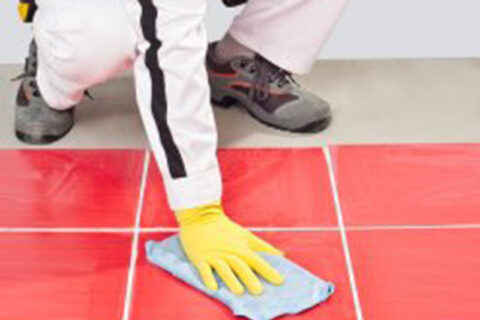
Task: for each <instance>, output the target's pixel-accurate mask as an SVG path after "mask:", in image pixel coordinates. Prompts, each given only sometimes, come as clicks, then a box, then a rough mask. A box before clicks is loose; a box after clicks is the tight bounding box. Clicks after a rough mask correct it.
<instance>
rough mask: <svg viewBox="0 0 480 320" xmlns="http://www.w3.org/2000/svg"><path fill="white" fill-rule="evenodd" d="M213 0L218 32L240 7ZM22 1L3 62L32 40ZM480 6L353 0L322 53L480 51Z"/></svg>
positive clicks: (11, 2) (11, 3)
mask: <svg viewBox="0 0 480 320" xmlns="http://www.w3.org/2000/svg"><path fill="white" fill-rule="evenodd" d="M99 1H101V0H99ZM179 1H181V0H179ZM207 1H209V4H210V8H209V12H208V16H207V25H208V30H209V34H210V36H211V38H218V37H220V35H221V34H222V33H223V32H224V31H225V29H226V28H227V26H228V24H229V22H230V21H231V18H232V17H233V16H234V14H235V12H236V10H231V9H230V10H227V9H225V8H223V6H222V5H221V4H220V0H207ZM287 1H288V0H287ZM315 1H334V0H315ZM16 4H17V0H1V1H0V63H13V62H21V61H22V60H23V56H24V55H25V52H26V46H27V44H28V41H29V37H30V30H29V27H28V26H25V25H22V24H21V23H20V22H19V21H18V19H17V16H16ZM479 12H480V1H479V0H352V1H351V4H350V6H349V7H348V9H347V11H346V12H345V15H344V16H343V18H342V20H341V21H340V22H339V24H338V26H337V28H336V30H335V32H334V33H333V35H332V37H331V39H330V41H329V42H328V43H327V45H326V46H325V48H324V51H323V53H322V57H323V58H392V57H479V56H480V36H479V30H480V19H479V18H478V13H479Z"/></svg>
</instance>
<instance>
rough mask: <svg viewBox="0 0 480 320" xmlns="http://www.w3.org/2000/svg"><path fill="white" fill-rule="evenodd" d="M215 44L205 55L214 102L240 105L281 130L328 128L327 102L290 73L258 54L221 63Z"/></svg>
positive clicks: (225, 104)
mask: <svg viewBox="0 0 480 320" xmlns="http://www.w3.org/2000/svg"><path fill="white" fill-rule="evenodd" d="M216 44H217V43H212V44H210V46H209V49H208V54H207V69H208V74H209V80H210V87H211V92H212V102H213V103H214V104H216V105H218V106H221V107H225V108H227V107H230V106H232V105H238V106H241V107H243V108H245V109H246V110H247V111H248V112H249V113H250V114H251V115H252V116H253V117H254V118H256V119H257V120H259V121H260V122H262V123H264V124H266V125H268V126H271V127H274V128H277V129H281V130H287V131H292V132H303V133H311V132H319V131H322V130H324V129H325V128H327V127H328V125H329V123H330V120H331V111H330V106H329V104H328V103H327V102H326V101H324V100H322V99H320V98H319V97H317V96H316V95H314V94H313V93H311V92H308V91H306V90H305V89H302V88H301V87H300V86H299V85H298V84H297V83H296V82H295V80H294V79H293V77H292V75H291V73H289V72H287V71H286V70H283V69H281V68H280V67H278V66H276V65H274V64H273V63H271V62H269V61H268V60H266V59H265V58H263V57H262V56H260V55H258V54H256V55H255V56H254V57H253V58H250V57H244V56H239V57H236V58H233V59H232V60H229V61H226V62H221V59H220V58H219V57H218V56H217V54H216V52H215V46H216Z"/></svg>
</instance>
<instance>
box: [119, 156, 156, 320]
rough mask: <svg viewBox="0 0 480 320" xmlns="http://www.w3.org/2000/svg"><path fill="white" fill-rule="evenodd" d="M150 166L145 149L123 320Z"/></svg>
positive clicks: (125, 319) (126, 314)
mask: <svg viewBox="0 0 480 320" xmlns="http://www.w3.org/2000/svg"><path fill="white" fill-rule="evenodd" d="M149 165H150V151H149V150H148V149H147V150H146V151H145V161H144V164H143V173H142V178H141V179H142V180H141V183H140V192H139V196H138V204H137V211H136V215H135V229H134V233H133V239H132V249H131V250H132V253H131V256H130V266H129V269H128V278H127V286H126V288H127V289H126V293H125V304H124V309H123V317H122V319H123V320H128V319H129V318H130V308H131V306H132V298H133V285H134V280H135V268H136V265H137V258H138V242H139V238H140V223H141V217H142V211H143V202H144V199H145V189H146V186H147V178H148V168H149Z"/></svg>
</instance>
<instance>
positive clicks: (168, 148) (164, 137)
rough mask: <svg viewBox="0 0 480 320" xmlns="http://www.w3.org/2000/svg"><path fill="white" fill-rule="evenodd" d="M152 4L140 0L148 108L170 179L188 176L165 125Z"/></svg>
mask: <svg viewBox="0 0 480 320" xmlns="http://www.w3.org/2000/svg"><path fill="white" fill-rule="evenodd" d="M152 1H153V0H139V2H140V5H141V7H142V15H141V18H140V24H141V27H142V32H143V36H144V37H145V39H146V40H147V41H148V42H149V43H150V47H149V48H148V50H147V52H146V54H145V63H146V65H147V68H148V71H149V73H150V78H151V80H152V89H151V90H152V92H151V95H152V96H151V104H152V105H151V108H152V113H153V118H154V119H155V123H156V125H157V129H158V132H159V135H160V141H161V143H162V146H163V149H164V151H165V155H166V157H167V165H168V169H169V171H170V175H171V176H172V178H183V177H186V176H187V172H186V170H185V164H184V163H183V159H182V156H181V155H180V151H179V150H178V147H177V145H176V144H175V141H174V140H173V136H172V132H171V131H170V128H169V127H168V123H167V98H166V96H165V77H164V74H163V71H162V69H161V68H160V64H159V61H158V50H159V49H160V47H161V46H162V42H161V41H160V40H159V39H158V38H157V27H156V21H157V16H158V11H157V8H156V7H155V5H154V4H153V2H152ZM179 1H182V0H179Z"/></svg>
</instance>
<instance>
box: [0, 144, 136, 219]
mask: <svg viewBox="0 0 480 320" xmlns="http://www.w3.org/2000/svg"><path fill="white" fill-rule="evenodd" d="M143 157H144V152H143V151H133V150H131V151H126V150H125V151H98V150H97V151H95V150H90V151H86V150H85V151H71V150H68V151H67V150H62V151H60V150H58V151H43V150H42V151H0V167H1V170H0V226H1V227H131V226H133V224H134V215H135V210H136V206H137V203H138V194H139V184H140V178H141V172H142V168H143Z"/></svg>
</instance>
